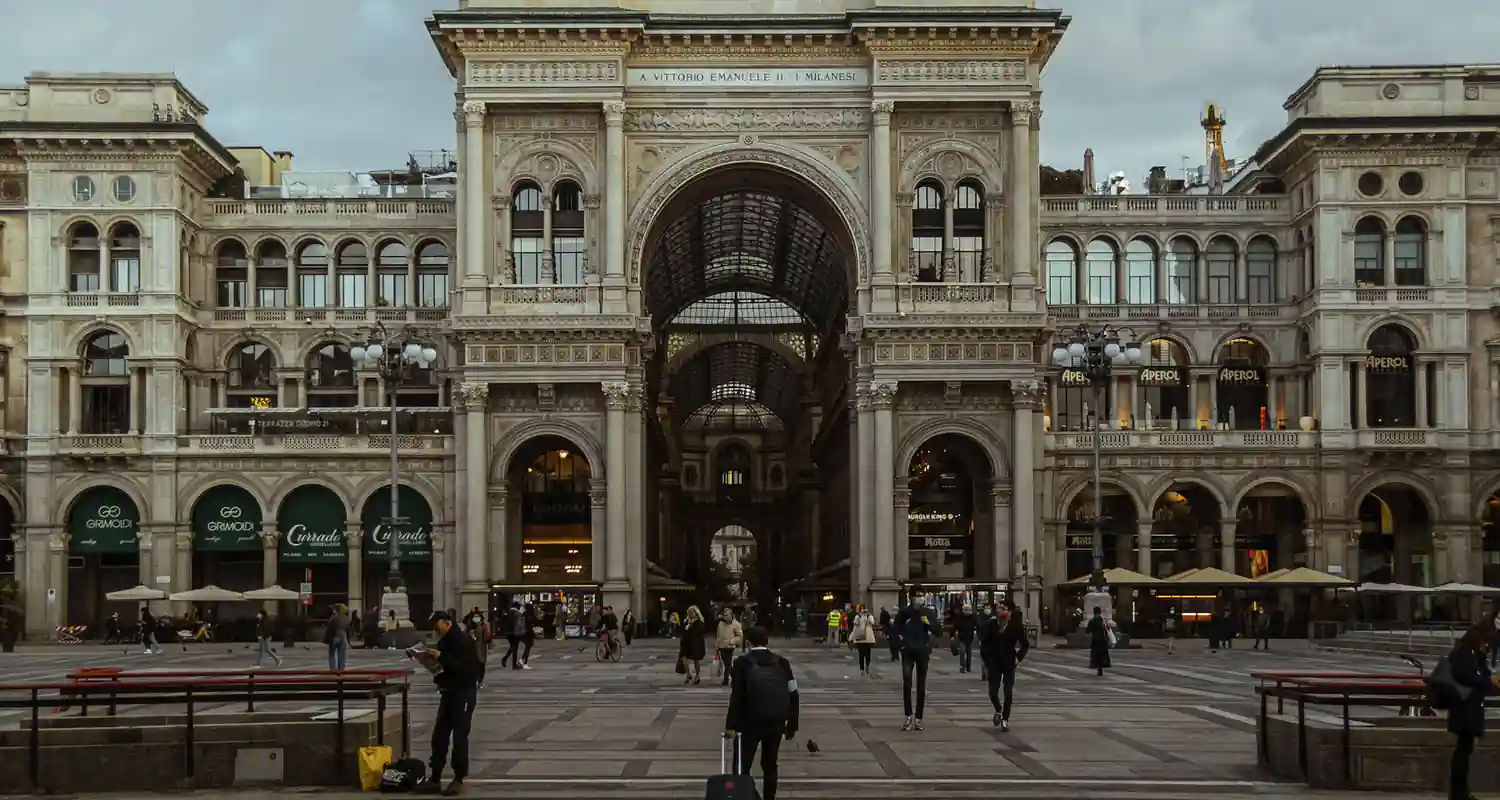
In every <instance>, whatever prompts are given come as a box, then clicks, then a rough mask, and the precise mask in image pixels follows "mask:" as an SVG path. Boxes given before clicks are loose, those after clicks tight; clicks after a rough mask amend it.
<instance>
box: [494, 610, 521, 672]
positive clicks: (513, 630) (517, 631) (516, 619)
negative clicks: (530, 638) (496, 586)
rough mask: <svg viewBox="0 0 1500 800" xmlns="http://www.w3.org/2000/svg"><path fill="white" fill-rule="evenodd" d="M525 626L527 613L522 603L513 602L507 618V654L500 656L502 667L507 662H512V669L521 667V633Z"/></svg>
mask: <svg viewBox="0 0 1500 800" xmlns="http://www.w3.org/2000/svg"><path fill="white" fill-rule="evenodd" d="M525 628H526V613H525V612H524V611H522V610H521V603H520V602H519V601H517V602H515V603H511V605H510V614H509V615H508V616H507V617H506V620H505V655H503V656H500V667H501V668H502V669H503V668H504V667H505V665H506V663H509V664H510V668H511V669H520V668H521V649H520V648H521V634H522V633H523V632H524V631H525Z"/></svg>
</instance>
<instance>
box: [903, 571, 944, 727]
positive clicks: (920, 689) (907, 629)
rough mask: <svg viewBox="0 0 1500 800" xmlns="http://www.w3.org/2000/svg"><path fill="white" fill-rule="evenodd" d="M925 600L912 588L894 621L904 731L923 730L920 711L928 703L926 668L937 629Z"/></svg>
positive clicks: (932, 614) (930, 658) (935, 617)
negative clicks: (899, 663)
mask: <svg viewBox="0 0 1500 800" xmlns="http://www.w3.org/2000/svg"><path fill="white" fill-rule="evenodd" d="M926 602H927V601H926V600H924V599H923V598H922V596H921V595H919V594H917V593H916V591H915V589H914V590H913V592H912V601H911V604H910V605H908V606H907V607H906V608H903V609H901V612H900V613H899V614H897V615H896V619H895V622H894V623H893V625H894V627H895V629H896V636H897V637H898V638H899V639H900V648H901V708H902V711H903V713H904V714H905V716H906V721H905V722H904V723H902V725H901V730H903V731H920V730H922V712H923V710H924V709H925V708H926V706H927V668H928V666H929V665H930V664H931V662H932V637H934V636H936V635H937V632H938V628H937V615H936V614H935V613H934V612H933V610H932V609H931V608H928V607H927V605H926ZM914 688H915V690H916V695H917V698H916V708H915V709H913V707H912V690H913V689H914Z"/></svg>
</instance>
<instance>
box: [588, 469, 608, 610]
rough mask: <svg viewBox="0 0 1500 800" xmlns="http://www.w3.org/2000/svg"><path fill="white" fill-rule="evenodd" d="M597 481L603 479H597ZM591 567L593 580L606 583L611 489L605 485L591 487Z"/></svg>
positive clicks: (599, 583) (600, 584)
mask: <svg viewBox="0 0 1500 800" xmlns="http://www.w3.org/2000/svg"><path fill="white" fill-rule="evenodd" d="M594 482H595V483H603V481H599V480H597V479H596V480H595V481H594ZM589 510H590V516H589V569H590V571H591V573H592V576H593V577H592V578H591V580H592V581H593V582H594V583H596V584H598V585H599V586H603V585H604V553H605V552H606V551H607V550H608V547H607V546H606V545H605V543H604V534H605V531H606V530H607V529H608V526H609V490H608V489H606V488H604V487H603V486H599V487H596V488H590V489H589Z"/></svg>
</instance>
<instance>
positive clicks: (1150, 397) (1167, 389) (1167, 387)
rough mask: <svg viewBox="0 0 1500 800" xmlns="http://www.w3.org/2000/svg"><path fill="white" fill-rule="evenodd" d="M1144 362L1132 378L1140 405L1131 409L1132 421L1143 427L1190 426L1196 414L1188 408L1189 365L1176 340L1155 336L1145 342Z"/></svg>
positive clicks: (1188, 359)
mask: <svg viewBox="0 0 1500 800" xmlns="http://www.w3.org/2000/svg"><path fill="white" fill-rule="evenodd" d="M1145 355H1146V363H1145V364H1144V365H1143V366H1142V367H1141V371H1140V372H1139V373H1138V374H1137V376H1136V380H1137V382H1138V383H1139V385H1140V387H1141V393H1140V398H1141V402H1142V406H1141V407H1140V408H1139V409H1136V410H1135V411H1134V417H1135V425H1136V426H1137V427H1139V428H1142V429H1144V430H1162V429H1166V430H1183V429H1186V430H1192V429H1193V428H1195V427H1197V425H1196V423H1197V414H1195V413H1193V408H1192V384H1191V383H1190V381H1191V380H1192V378H1191V376H1190V375H1189V373H1188V367H1191V366H1192V365H1193V362H1192V359H1191V358H1189V357H1188V352H1187V348H1186V347H1183V346H1182V344H1181V343H1180V342H1177V341H1175V340H1173V339H1168V338H1166V337H1164V336H1159V337H1157V338H1155V339H1151V340H1148V341H1147V342H1146V346H1145Z"/></svg>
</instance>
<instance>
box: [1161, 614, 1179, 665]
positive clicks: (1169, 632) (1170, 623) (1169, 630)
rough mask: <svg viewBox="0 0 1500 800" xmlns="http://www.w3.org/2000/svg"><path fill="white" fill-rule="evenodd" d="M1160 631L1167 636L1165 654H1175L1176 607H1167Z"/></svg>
mask: <svg viewBox="0 0 1500 800" xmlns="http://www.w3.org/2000/svg"><path fill="white" fill-rule="evenodd" d="M1161 632H1162V634H1163V635H1165V636H1166V637H1167V655H1169V656H1170V655H1176V654H1177V609H1175V608H1174V609H1167V618H1166V619H1164V620H1162V621H1161Z"/></svg>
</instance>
